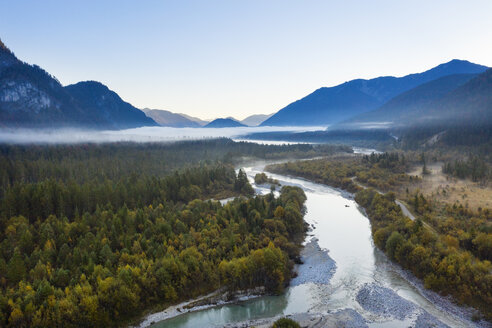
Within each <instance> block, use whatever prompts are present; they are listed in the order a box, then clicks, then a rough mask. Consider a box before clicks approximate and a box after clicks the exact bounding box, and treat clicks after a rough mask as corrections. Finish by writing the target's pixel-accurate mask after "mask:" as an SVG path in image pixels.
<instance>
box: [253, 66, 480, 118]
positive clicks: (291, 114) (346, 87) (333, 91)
mask: <svg viewBox="0 0 492 328" xmlns="http://www.w3.org/2000/svg"><path fill="white" fill-rule="evenodd" d="M486 69H487V67H485V66H481V65H477V64H473V63H470V62H468V61H463V60H452V61H450V62H448V63H445V64H441V65H439V66H436V67H434V68H432V69H430V70H428V71H425V72H423V73H417V74H410V75H406V76H404V77H391V76H386V77H379V78H375V79H371V80H362V79H358V80H352V81H349V82H346V83H343V84H340V85H337V86H334V87H329V88H326V87H324V88H320V89H318V90H316V91H315V92H313V93H311V94H310V95H308V96H306V97H304V98H302V99H300V100H298V101H296V102H293V103H291V104H290V105H288V106H286V107H285V108H283V109H281V110H280V111H278V112H277V113H276V114H274V115H273V116H272V117H270V118H269V119H267V120H266V121H264V122H263V123H262V124H261V125H262V126H266V125H274V126H276V125H280V126H282V125H284V126H286V125H320V124H333V123H337V122H340V121H343V120H345V119H348V118H350V117H352V116H355V115H358V114H361V113H364V112H368V111H371V110H374V109H376V108H378V107H379V106H381V105H383V104H384V103H385V102H387V101H388V100H390V99H391V98H393V97H395V96H397V95H398V94H401V93H403V92H405V91H408V90H410V89H412V88H415V87H417V86H419V85H421V84H423V83H426V82H430V81H432V80H435V79H438V78H440V77H443V76H447V75H452V74H478V73H482V72H484V71H485V70H486Z"/></svg>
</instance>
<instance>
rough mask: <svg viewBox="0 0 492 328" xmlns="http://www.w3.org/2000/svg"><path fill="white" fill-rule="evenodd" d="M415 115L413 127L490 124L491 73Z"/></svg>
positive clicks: (471, 81) (468, 83)
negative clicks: (416, 125)
mask: <svg viewBox="0 0 492 328" xmlns="http://www.w3.org/2000/svg"><path fill="white" fill-rule="evenodd" d="M416 114H417V115H416V117H415V119H416V122H417V123H419V122H431V123H441V124H442V123H444V124H453V125H460V126H462V125H470V124H473V125H487V124H492V69H489V70H487V71H486V72H485V73H482V74H480V75H478V76H476V77H474V78H473V79H471V80H470V81H468V82H467V83H465V84H463V85H462V86H460V87H458V88H456V89H455V90H453V91H451V92H449V93H447V94H446V95H444V96H443V97H442V98H441V99H439V100H438V101H436V102H434V103H433V105H432V106H429V108H428V109H425V110H424V111H422V112H420V113H416Z"/></svg>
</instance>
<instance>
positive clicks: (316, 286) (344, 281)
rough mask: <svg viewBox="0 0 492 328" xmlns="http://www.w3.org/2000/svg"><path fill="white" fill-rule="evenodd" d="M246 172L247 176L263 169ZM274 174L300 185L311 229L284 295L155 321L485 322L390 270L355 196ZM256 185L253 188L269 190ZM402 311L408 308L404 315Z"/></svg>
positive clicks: (172, 324) (169, 324)
mask: <svg viewBox="0 0 492 328" xmlns="http://www.w3.org/2000/svg"><path fill="white" fill-rule="evenodd" d="M245 171H246V173H247V174H248V178H250V180H251V181H252V180H253V178H254V176H255V174H256V173H259V172H263V167H262V166H261V165H257V166H251V167H246V168H245ZM272 178H275V179H277V180H279V181H280V182H281V183H282V185H296V186H300V187H302V188H303V189H304V191H305V193H306V196H307V198H308V199H307V201H306V208H307V213H306V216H305V221H306V222H307V223H308V225H309V226H310V227H311V228H312V229H311V230H310V231H309V232H308V237H307V238H306V241H305V247H304V249H303V250H302V252H301V257H302V261H303V263H304V264H302V265H300V266H298V267H296V271H297V274H298V276H297V277H295V278H293V280H292V281H291V285H290V286H289V288H288V289H287V290H286V291H285V293H283V294H282V295H276V296H271V295H262V296H259V297H255V298H252V299H249V300H246V301H240V302H235V303H228V304H224V305H221V304H220V303H219V304H217V305H216V306H210V307H208V308H207V309H205V310H204V309H203V308H199V307H197V309H194V310H193V311H190V312H188V313H186V314H182V315H181V314H178V315H177V316H176V317H174V318H173V319H168V320H165V321H161V322H159V323H157V324H155V325H154V327H156V328H157V327H159V328H177V327H195V326H199V327H250V326H256V327H269V325H271V324H272V323H273V322H274V321H275V320H276V319H278V318H279V317H283V316H289V317H292V318H293V319H294V320H296V321H299V322H301V323H302V326H305V327H339V326H342V324H343V325H344V326H346V327H351V326H352V327H365V326H369V327H418V328H421V327H429V326H435V327H486V326H485V325H481V324H476V323H473V322H471V321H470V320H469V319H468V318H469V317H468V316H467V315H466V314H464V313H463V311H461V310H460V308H459V307H457V306H456V305H454V304H449V306H450V307H451V308H452V309H454V308H457V309H458V310H456V311H452V310H450V309H448V308H446V307H443V306H442V304H441V302H439V300H440V299H441V296H439V295H434V296H435V297H436V298H433V297H428V295H427V294H423V293H422V292H421V290H420V289H419V288H417V287H415V286H414V284H413V283H411V282H410V281H409V280H408V279H407V277H406V276H405V275H403V274H401V272H399V271H398V270H395V269H394V267H393V264H391V262H390V261H389V260H388V259H387V258H386V256H385V255H384V254H382V252H380V251H379V250H378V249H376V248H375V246H374V243H373V241H372V235H371V226H370V223H369V220H368V218H367V217H366V216H365V214H364V210H363V209H362V208H360V207H359V206H358V205H357V203H356V202H355V201H354V199H353V195H351V194H349V193H347V192H344V191H341V190H336V189H334V188H331V187H329V186H326V185H322V184H317V183H313V182H310V181H308V180H304V179H297V178H295V177H288V176H284V175H278V174H272ZM253 185H254V184H253ZM254 187H255V190H256V191H257V193H258V194H266V193H270V192H271V191H270V189H269V188H267V187H264V186H263V187H262V186H256V185H254ZM361 291H364V292H361ZM364 293H365V294H364ZM359 294H360V295H361V296H359V298H357V296H358V295H359ZM362 295H366V296H367V295H373V296H374V297H372V298H371V297H362ZM387 300H391V302H390V303H388V302H387ZM368 302H370V303H371V305H370V306H368V305H367V303H368ZM408 309H412V311H410V312H411V313H410V314H409V315H406V311H407V310H408ZM168 318H171V317H168ZM400 319H402V320H400ZM352 324H353V325H352Z"/></svg>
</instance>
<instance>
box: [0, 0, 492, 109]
mask: <svg viewBox="0 0 492 328" xmlns="http://www.w3.org/2000/svg"><path fill="white" fill-rule="evenodd" d="M490 13H492V1H491V0H467V1H454V0H432V1H429V0H425V1H422V0H411V1H410V0H409V1H403V0H399V1H394V0H384V1H383V0H371V1H367V0H360V1H355V0H344V1H338V0H337V1H330V0H325V1H314V0H303V1H300V0H297V1H290V0H258V1H256V0H248V1H235V0H223V1H214V0H209V1H187V0H182V1H165V0H159V1H157V0H146V1H136V0H131V1H130V0H118V1H116V0H114V1H112V0H104V1H101V0H97V1H96V0H84V1H66V0H56V1H55V0H43V1H39V0H15V1H12V0H0V39H2V41H3V42H4V43H5V44H6V45H7V46H8V47H9V48H10V49H11V50H12V51H13V52H14V53H15V54H16V56H17V57H18V58H19V59H21V60H23V61H26V62H28V63H31V64H37V65H39V66H41V67H42V68H44V69H45V70H47V71H48V72H49V73H51V74H52V75H54V76H56V77H57V78H58V80H60V82H61V83H62V84H63V85H67V84H72V83H76V82H78V81H85V80H97V81H100V82H102V83H104V84H106V85H107V86H108V87H109V88H110V89H112V90H114V91H115V92H117V93H118V94H119V95H120V96H121V97H122V98H123V99H124V100H125V101H128V102H130V103H131V104H133V105H134V106H136V107H138V108H146V107H147V108H154V109H166V110H171V111H173V112H178V113H186V114H189V115H193V116H197V117H200V118H202V119H209V118H214V117H227V116H234V117H236V118H238V119H243V118H245V117H246V116H249V115H251V114H260V113H263V114H267V113H273V112H276V111H278V110H279V109H281V108H283V107H285V106H286V105H288V104H289V103H291V102H293V101H295V100H297V99H300V98H302V97H304V96H306V95H307V94H309V93H311V92H313V91H314V90H316V89H318V88H320V87H323V86H334V85H337V84H340V83H343V82H345V81H349V80H351V79H354V78H374V77H378V76H384V75H393V76H402V75H406V74H409V73H415V72H421V71H424V70H427V69H429V68H432V67H434V66H437V65H438V64H441V63H444V62H447V61H449V60H451V59H454V58H457V59H466V60H469V61H472V62H475V63H479V64H482V65H487V66H491V67H492V19H491V18H490Z"/></svg>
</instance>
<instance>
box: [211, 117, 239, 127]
mask: <svg viewBox="0 0 492 328" xmlns="http://www.w3.org/2000/svg"><path fill="white" fill-rule="evenodd" d="M242 126H246V125H244V124H242V123H239V122H238V121H236V120H234V119H230V118H217V119H215V120H213V121H212V122H210V123H208V124H207V125H205V126H204V127H205V128H233V127H242Z"/></svg>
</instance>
